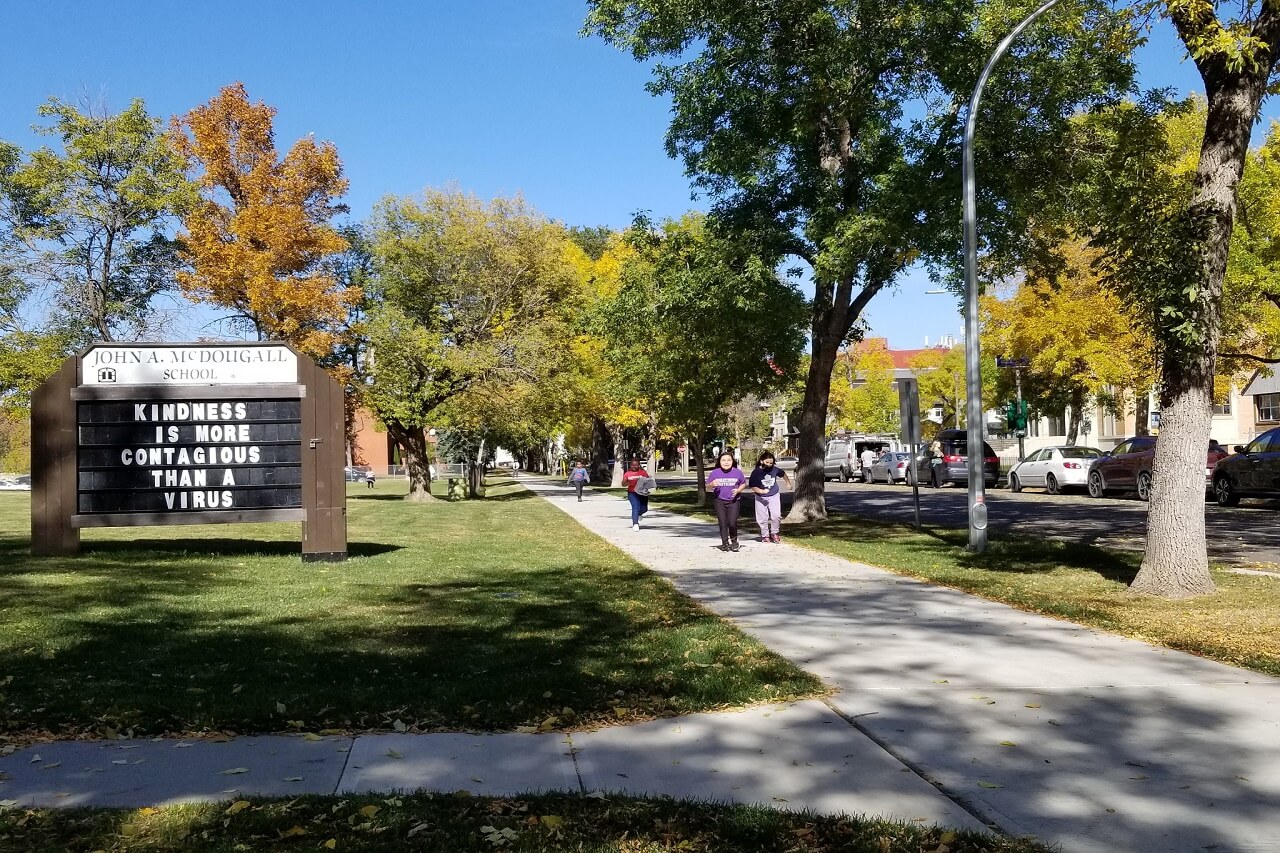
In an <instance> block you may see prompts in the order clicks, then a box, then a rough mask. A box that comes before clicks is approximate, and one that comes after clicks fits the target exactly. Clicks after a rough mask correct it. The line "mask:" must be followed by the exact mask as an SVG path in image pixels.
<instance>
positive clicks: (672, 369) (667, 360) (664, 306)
mask: <svg viewBox="0 0 1280 853" xmlns="http://www.w3.org/2000/svg"><path fill="white" fill-rule="evenodd" d="M627 240H628V242H629V243H630V245H631V246H632V248H633V249H634V251H635V255H634V256H633V257H632V258H630V259H629V261H628V262H627V263H626V265H625V266H624V267H623V271H622V287H621V289H620V290H619V291H618V293H617V294H616V295H615V296H614V297H613V298H612V299H610V300H608V301H607V302H605V303H604V304H603V305H602V316H603V320H604V327H605V329H606V331H605V332H604V334H605V336H606V339H607V341H608V346H607V348H606V350H605V357H606V358H607V359H608V360H609V362H610V363H611V364H612V365H613V366H614V369H615V370H616V372H617V374H618V376H619V377H620V378H621V380H622V385H621V387H623V388H626V389H628V391H629V392H630V393H631V394H632V395H633V398H634V401H635V402H634V405H635V408H637V409H640V410H642V411H648V412H651V413H652V420H653V422H654V423H655V424H663V425H666V426H669V427H671V428H673V429H675V430H677V431H678V432H679V433H680V434H682V435H685V436H688V437H689V444H690V452H691V453H692V454H693V456H694V457H695V458H696V459H697V460H698V485H699V489H698V495H699V500H700V501H701V500H705V494H704V492H703V490H702V486H703V484H704V482H705V476H706V472H705V465H704V461H703V453H702V443H703V439H704V436H705V434H706V432H707V430H708V429H709V428H710V427H711V426H713V425H714V424H716V423H718V422H719V420H720V419H721V417H722V410H723V409H724V407H725V406H726V405H727V404H729V403H732V402H734V401H736V400H740V399H742V398H743V397H746V396H748V395H751V394H755V395H758V396H765V395H766V394H767V393H768V392H769V391H770V390H772V389H773V388H775V387H777V386H778V384H779V382H780V381H781V379H782V377H783V376H784V375H785V374H786V373H787V372H788V371H790V370H793V369H794V367H795V364H796V361H797V359H798V358H799V355H800V350H801V348H802V346H803V335H802V333H801V331H800V328H801V323H802V318H803V312H804V303H803V300H802V298H801V296H800V294H799V291H798V290H797V289H796V288H795V286H794V285H792V284H790V283H788V282H786V281H783V280H780V279H779V278H778V276H777V274H776V273H775V272H774V270H775V266H776V265H775V264H774V263H773V262H772V259H771V258H770V257H769V256H768V255H762V254H760V253H759V252H758V251H757V250H756V249H757V247H755V246H752V245H751V244H750V243H747V242H746V241H743V240H742V239H741V238H740V237H735V238H732V239H731V238H727V237H725V236H724V235H722V234H719V233H717V232H716V230H715V228H714V227H713V226H712V224H711V223H709V222H708V221H707V219H706V217H704V216H703V215H701V214H693V213H691V214H686V215H685V216H684V217H682V218H681V219H679V220H667V221H665V222H663V223H662V224H661V225H655V224H654V223H652V222H650V221H648V220H647V219H646V218H644V217H639V218H637V220H636V222H635V224H634V225H633V226H632V228H631V229H630V231H629V232H628V234H627Z"/></svg>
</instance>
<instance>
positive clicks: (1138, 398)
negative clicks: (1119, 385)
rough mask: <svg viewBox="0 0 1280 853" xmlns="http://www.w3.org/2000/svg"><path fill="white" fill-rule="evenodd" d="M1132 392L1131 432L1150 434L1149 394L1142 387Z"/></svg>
mask: <svg viewBox="0 0 1280 853" xmlns="http://www.w3.org/2000/svg"><path fill="white" fill-rule="evenodd" d="M1133 393H1134V397H1135V399H1134V403H1133V434H1134V435H1151V394H1150V393H1149V392H1148V391H1146V390H1145V389H1142V388H1139V389H1138V390H1136V391H1134V392H1133Z"/></svg>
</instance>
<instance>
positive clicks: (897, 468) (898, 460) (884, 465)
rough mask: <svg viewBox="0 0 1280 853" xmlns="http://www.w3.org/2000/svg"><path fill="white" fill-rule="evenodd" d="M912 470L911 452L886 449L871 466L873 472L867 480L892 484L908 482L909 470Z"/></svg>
mask: <svg viewBox="0 0 1280 853" xmlns="http://www.w3.org/2000/svg"><path fill="white" fill-rule="evenodd" d="M910 470H911V454H910V453H899V452H896V451H886V452H884V453H881V454H880V457H879V458H878V459H876V461H875V464H873V465H872V466H871V474H870V477H869V479H868V480H867V482H869V483H888V484H889V485H890V486H892V485H893V484H894V483H905V482H907V472H908V471H910Z"/></svg>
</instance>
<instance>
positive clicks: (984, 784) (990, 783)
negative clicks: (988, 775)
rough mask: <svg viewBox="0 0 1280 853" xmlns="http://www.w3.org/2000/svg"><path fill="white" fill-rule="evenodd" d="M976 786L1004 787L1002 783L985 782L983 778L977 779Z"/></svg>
mask: <svg viewBox="0 0 1280 853" xmlns="http://www.w3.org/2000/svg"><path fill="white" fill-rule="evenodd" d="M978 787H979V788H1003V787H1004V785H999V784H997V783H995V782H987V781H984V780H982V779H979V780H978Z"/></svg>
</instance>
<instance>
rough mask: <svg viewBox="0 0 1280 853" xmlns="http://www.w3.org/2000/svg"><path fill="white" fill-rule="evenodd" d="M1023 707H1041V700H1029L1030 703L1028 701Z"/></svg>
mask: <svg viewBox="0 0 1280 853" xmlns="http://www.w3.org/2000/svg"><path fill="white" fill-rule="evenodd" d="M1023 707H1025V708H1039V707H1040V703H1039V702H1028V703H1027V704H1026V705H1024V706H1023Z"/></svg>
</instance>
